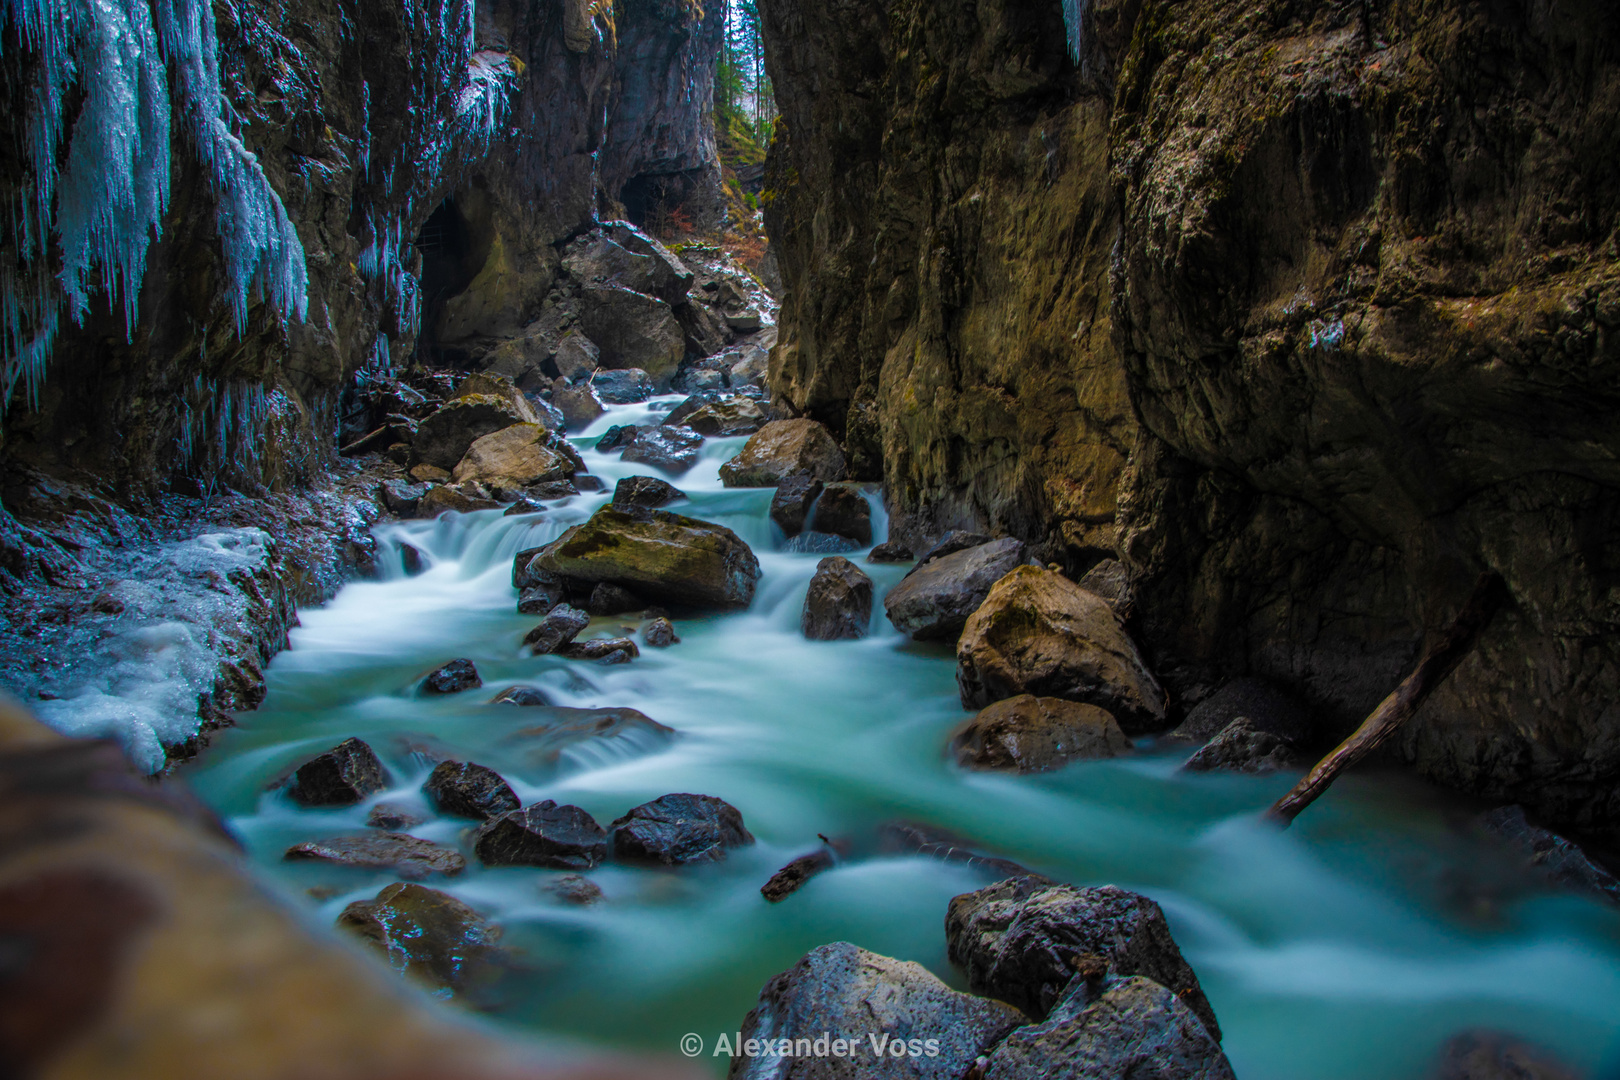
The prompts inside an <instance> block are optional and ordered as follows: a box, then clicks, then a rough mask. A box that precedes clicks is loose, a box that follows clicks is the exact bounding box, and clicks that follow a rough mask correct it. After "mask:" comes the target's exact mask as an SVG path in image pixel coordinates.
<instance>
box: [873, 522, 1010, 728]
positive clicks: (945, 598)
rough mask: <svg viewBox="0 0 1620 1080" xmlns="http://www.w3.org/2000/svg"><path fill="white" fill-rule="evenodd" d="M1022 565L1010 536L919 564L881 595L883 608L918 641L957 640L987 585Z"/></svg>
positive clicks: (988, 588)
mask: <svg viewBox="0 0 1620 1080" xmlns="http://www.w3.org/2000/svg"><path fill="white" fill-rule="evenodd" d="M1023 561H1024V545H1023V542H1022V541H1019V540H1013V539H1011V538H1008V539H1005V540H994V541H991V542H990V543H988V544H981V545H979V546H978V547H972V548H968V549H966V550H964V551H957V552H953V553H952V554H949V555H945V556H941V557H937V558H935V559H933V560H931V561H929V562H927V563H919V564H918V565H917V566H916V567H915V568H914V569H913V570H912V571H911V573H909V574H907V575H906V577H905V580H903V581H901V582H900V584H898V585H896V586H895V587H894V588H892V589H890V590H889V591H888V593H887V594H886V595H885V596H884V597H883V609H884V611H885V612H886V613H887V614H888V617H889V621H890V622H891V623H893V624H894V625H895V628H896V629H898V630H900V631H901V632H902V633H906V634H910V635H911V636H912V637H914V638H916V639H917V640H919V641H926V640H941V639H948V638H955V637H956V636H957V635H958V634H960V633H961V631H962V627H963V626H964V625H966V623H967V620H968V616H970V615H972V614H973V613H974V611H976V610H978V608H979V605H981V604H983V603H984V599H985V597H986V596H988V595H989V594H990V588H991V586H993V585H994V584H995V583H996V582H997V581H999V580H1001V578H1002V577H1004V576H1005V575H1006V574H1007V573H1009V572H1010V571H1011V570H1012V569H1013V568H1014V567H1016V566H1018V565H1019V564H1020V563H1022V562H1023ZM1015 692H1016V691H1015ZM1003 696H1011V695H1003ZM980 704H988V702H981V703H980Z"/></svg>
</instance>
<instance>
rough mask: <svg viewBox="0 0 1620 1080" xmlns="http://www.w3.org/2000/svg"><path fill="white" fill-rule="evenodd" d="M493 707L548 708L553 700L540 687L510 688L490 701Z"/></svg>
mask: <svg viewBox="0 0 1620 1080" xmlns="http://www.w3.org/2000/svg"><path fill="white" fill-rule="evenodd" d="M489 703H490V704H491V705H518V706H522V707H524V708H531V707H535V706H548V705H551V704H552V700H551V698H550V697H549V696H547V694H546V692H545V691H544V690H542V689H540V688H539V687H538V686H508V687H507V688H506V689H505V690H502V691H501V692H500V693H499V694H496V695H495V696H494V697H493V698H491V699H490V701H489Z"/></svg>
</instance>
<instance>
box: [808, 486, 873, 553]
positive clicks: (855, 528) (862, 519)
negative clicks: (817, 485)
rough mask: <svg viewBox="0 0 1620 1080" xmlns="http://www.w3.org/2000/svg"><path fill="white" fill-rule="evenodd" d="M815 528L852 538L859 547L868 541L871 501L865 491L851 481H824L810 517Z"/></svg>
mask: <svg viewBox="0 0 1620 1080" xmlns="http://www.w3.org/2000/svg"><path fill="white" fill-rule="evenodd" d="M810 528H811V529H812V530H814V531H815V532H823V533H831V534H832V535H834V536H842V537H846V538H847V539H850V540H853V541H855V542H856V543H857V544H860V545H861V546H862V547H864V546H866V545H867V544H870V543H871V542H872V504H871V503H869V502H867V501H866V492H865V491H863V490H862V488H861V485H860V484H857V483H855V482H853V481H846V482H844V483H838V484H828V485H827V487H826V488H825V490H823V491H822V493H821V498H819V499H817V500H816V505H815V511H814V513H813V514H812V515H811V518H810Z"/></svg>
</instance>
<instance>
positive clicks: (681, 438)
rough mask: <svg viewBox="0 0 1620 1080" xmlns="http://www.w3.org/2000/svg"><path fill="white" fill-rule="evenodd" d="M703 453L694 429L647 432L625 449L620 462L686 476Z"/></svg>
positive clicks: (700, 439) (668, 427) (663, 428)
mask: <svg viewBox="0 0 1620 1080" xmlns="http://www.w3.org/2000/svg"><path fill="white" fill-rule="evenodd" d="M702 452H703V436H701V435H699V434H698V433H697V432H695V431H693V430H692V429H691V428H684V427H670V426H669V425H667V424H665V425H661V426H659V427H652V428H644V429H643V430H641V431H638V432H637V433H636V437H635V438H634V439H632V440H630V442H629V444H628V445H626V446H625V448H624V452H623V453H622V454H620V455H619V460H621V461H631V462H635V463H636V464H638V465H651V466H652V467H653V468H655V469H663V470H664V471H665V472H669V473H677V474H678V473H684V472H686V471H687V470H688V469H690V468H691V467H692V466H693V465H696V464H697V463H698V458H699V457H700V456H701V455H702Z"/></svg>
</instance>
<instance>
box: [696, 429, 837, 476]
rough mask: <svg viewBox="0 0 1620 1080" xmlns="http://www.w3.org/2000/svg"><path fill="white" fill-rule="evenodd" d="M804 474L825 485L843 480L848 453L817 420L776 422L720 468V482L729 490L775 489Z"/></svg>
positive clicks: (751, 439)
mask: <svg viewBox="0 0 1620 1080" xmlns="http://www.w3.org/2000/svg"><path fill="white" fill-rule="evenodd" d="M801 472H802V473H809V474H810V475H811V476H814V477H815V478H816V479H818V480H821V481H823V482H827V481H832V480H841V479H843V476H844V452H843V451H842V450H840V449H839V448H838V442H837V440H835V439H834V438H833V437H832V433H831V432H829V431H828V430H827V429H826V428H825V427H823V426H821V425H820V424H818V423H816V422H815V421H814V420H773V421H771V422H770V423H768V424H766V425H765V426H764V427H762V428H760V429H759V431H758V432H756V433H755V434H754V435H753V437H752V438H750V439H749V440H748V443H747V444H746V445H745V446H744V447H743V448H742V453H740V454H738V455H737V456H736V457H734V458H732V459H731V460H730V461H728V462H726V463H725V464H724V465H722V466H720V480H721V482H722V483H724V484H725V485H726V487H774V486H775V485H777V484H780V483H781V482H782V481H783V480H784V479H786V478H787V477H789V476H792V475H793V474H794V473H801Z"/></svg>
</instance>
